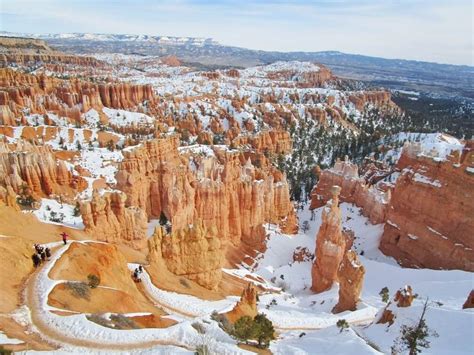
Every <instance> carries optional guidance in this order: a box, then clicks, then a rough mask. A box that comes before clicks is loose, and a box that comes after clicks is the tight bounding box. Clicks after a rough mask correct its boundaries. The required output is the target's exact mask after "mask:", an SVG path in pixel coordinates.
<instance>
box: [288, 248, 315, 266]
mask: <svg viewBox="0 0 474 355" xmlns="http://www.w3.org/2000/svg"><path fill="white" fill-rule="evenodd" d="M313 258H314V254H313V253H311V252H310V251H309V249H308V248H306V247H296V249H295V251H294V252H293V261H294V262H299V263H301V262H305V261H312V260H313Z"/></svg>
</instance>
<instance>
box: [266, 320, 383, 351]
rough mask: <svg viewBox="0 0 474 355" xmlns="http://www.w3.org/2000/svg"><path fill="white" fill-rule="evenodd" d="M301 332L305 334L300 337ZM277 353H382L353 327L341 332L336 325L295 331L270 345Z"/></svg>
mask: <svg viewBox="0 0 474 355" xmlns="http://www.w3.org/2000/svg"><path fill="white" fill-rule="evenodd" d="M301 334H304V335H302V336H301V337H300V335H301ZM270 350H271V351H272V353H273V354H275V355H303V354H331V355H337V354H340V355H346V354H380V353H379V352H378V351H376V350H375V349H373V348H371V347H370V346H369V345H368V344H367V343H366V342H365V341H364V340H363V339H361V338H360V337H359V336H357V334H356V333H355V332H354V330H352V329H347V330H345V331H342V332H340V331H339V329H338V328H336V327H335V326H331V327H328V328H326V329H322V330H319V331H307V332H304V333H302V332H294V333H290V334H288V335H285V336H284V337H283V339H282V340H280V341H278V342H274V343H272V344H271V345H270Z"/></svg>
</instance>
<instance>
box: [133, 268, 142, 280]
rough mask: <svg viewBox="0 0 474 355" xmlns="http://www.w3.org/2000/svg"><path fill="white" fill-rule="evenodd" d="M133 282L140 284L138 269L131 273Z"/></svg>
mask: <svg viewBox="0 0 474 355" xmlns="http://www.w3.org/2000/svg"><path fill="white" fill-rule="evenodd" d="M133 280H134V281H135V282H140V281H141V280H140V277H139V276H138V269H135V271H134V272H133Z"/></svg>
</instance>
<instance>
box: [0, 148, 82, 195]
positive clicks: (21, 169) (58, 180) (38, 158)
mask: <svg viewBox="0 0 474 355" xmlns="http://www.w3.org/2000/svg"><path fill="white" fill-rule="evenodd" d="M0 185H3V186H11V188H12V189H13V191H15V193H20V192H21V190H22V188H23V186H27V187H29V188H30V190H31V191H32V194H33V195H34V197H35V198H39V197H41V196H49V195H51V194H64V195H70V196H72V195H73V194H75V193H76V192H78V191H82V190H83V189H85V188H86V187H87V183H86V181H85V180H84V179H83V178H81V177H80V176H77V175H74V174H73V172H72V171H71V170H70V169H68V167H67V166H66V164H65V163H64V161H62V160H57V159H56V157H55V156H54V154H53V151H52V149H51V147H49V146H35V145H32V144H29V143H28V142H24V141H20V142H19V143H18V144H17V145H16V146H13V147H10V146H9V145H8V144H7V143H5V142H0Z"/></svg>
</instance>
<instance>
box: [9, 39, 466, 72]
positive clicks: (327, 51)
mask: <svg viewBox="0 0 474 355" xmlns="http://www.w3.org/2000/svg"><path fill="white" fill-rule="evenodd" d="M3 34H6V35H5V36H4V35H3ZM8 34H14V35H25V36H27V35H37V36H47V35H62V34H74V35H77V34H80V35H82V34H91V35H115V36H148V37H170V38H193V39H204V40H212V41H214V42H217V43H218V44H219V45H222V46H227V47H236V48H241V49H247V50H253V51H263V52H277V53H300V52H301V53H331V52H333V53H341V54H346V55H354V56H362V57H370V58H379V59H384V60H402V61H412V62H420V63H430V64H438V65H452V66H459V67H469V68H474V64H452V63H441V62H433V61H428V60H417V59H409V58H391V57H382V56H375V55H369V54H364V53H349V52H344V51H341V50H337V49H323V50H317V51H305V50H293V51H279V50H264V49H258V48H248V47H242V46H237V45H233V44H226V43H221V42H220V41H217V40H216V39H215V38H213V37H200V36H177V35H169V34H144V33H116V32H110V33H106V32H13V31H7V30H1V31H0V37H7V36H8ZM12 37H19V36H12ZM24 38H32V39H38V38H35V37H24ZM39 39H42V40H45V41H47V39H43V38H39ZM64 39H65V40H67V38H64Z"/></svg>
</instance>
